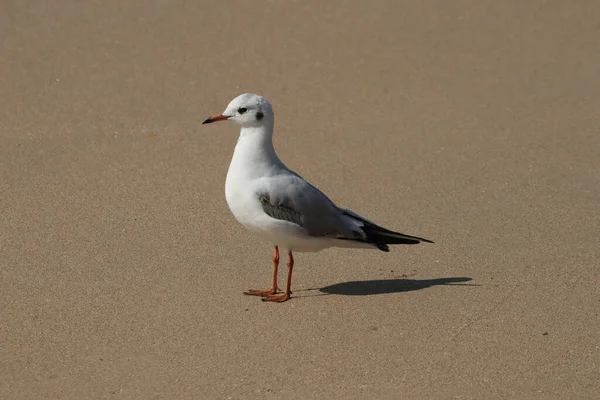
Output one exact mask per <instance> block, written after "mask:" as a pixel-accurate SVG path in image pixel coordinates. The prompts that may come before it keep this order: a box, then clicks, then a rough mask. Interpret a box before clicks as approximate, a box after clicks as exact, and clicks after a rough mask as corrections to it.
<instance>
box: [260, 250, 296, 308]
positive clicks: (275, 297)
mask: <svg viewBox="0 0 600 400" xmlns="http://www.w3.org/2000/svg"><path fill="white" fill-rule="evenodd" d="M293 269H294V256H293V255H292V251H291V250H290V251H289V252H288V276H287V285H286V287H285V293H280V294H267V295H264V296H263V298H262V301H275V302H278V303H283V302H284V301H286V300H288V299H289V298H290V296H291V294H292V270H293Z"/></svg>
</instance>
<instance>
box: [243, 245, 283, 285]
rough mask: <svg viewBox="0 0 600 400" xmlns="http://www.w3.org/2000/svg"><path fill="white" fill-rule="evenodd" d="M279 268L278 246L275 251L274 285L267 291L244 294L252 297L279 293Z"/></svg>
mask: <svg viewBox="0 0 600 400" xmlns="http://www.w3.org/2000/svg"><path fill="white" fill-rule="evenodd" d="M278 267H279V248H278V247H277V246H275V251H274V252H273V284H272V286H271V289H266V290H257V289H250V290H248V291H247V292H244V294H247V295H250V296H266V295H273V294H275V293H277V291H278V290H279V288H278V287H277V268H278Z"/></svg>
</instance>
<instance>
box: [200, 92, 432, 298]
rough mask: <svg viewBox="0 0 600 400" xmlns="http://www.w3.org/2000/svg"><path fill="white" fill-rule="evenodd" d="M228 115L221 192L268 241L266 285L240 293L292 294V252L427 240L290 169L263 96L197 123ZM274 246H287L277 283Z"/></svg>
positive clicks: (239, 100) (240, 100)
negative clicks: (281, 283) (376, 218)
mask: <svg viewBox="0 0 600 400" xmlns="http://www.w3.org/2000/svg"><path fill="white" fill-rule="evenodd" d="M218 121H233V122H235V123H237V124H239V125H241V130H240V136H239V139H238V141H237V144H236V146H235V150H234V152H233V158H232V160H231V164H230V165H229V171H228V172H227V178H226V182H225V198H226V199H227V204H228V205H229V209H230V210H231V212H232V213H233V215H234V217H235V218H236V219H237V220H238V221H239V222H240V223H241V224H242V225H243V226H244V227H246V228H247V229H249V230H250V231H252V232H254V233H256V234H258V235H259V236H260V237H262V238H264V239H266V240H267V241H269V242H271V243H272V244H273V245H274V246H275V249H274V252H273V278H272V284H271V287H270V288H269V289H266V290H256V289H250V290H248V291H246V292H244V294H247V295H252V296H261V297H262V300H263V301H272V302H284V301H286V300H288V299H289V298H290V296H291V294H292V290H291V285H292V270H293V268H294V256H293V254H292V252H294V251H295V252H315V251H319V250H323V249H326V248H329V247H347V248H367V249H379V250H382V251H389V247H388V245H389V244H417V243H420V242H427V243H433V242H432V241H431V240H428V239H423V238H420V237H416V236H409V235H405V234H403V233H399V232H394V231H391V230H389V229H385V228H382V227H381V226H378V225H377V224H375V223H374V222H372V221H369V220H368V219H366V218H365V217H362V216H360V215H359V214H357V213H355V212H354V211H350V210H347V209H344V208H341V207H338V206H337V205H336V204H335V203H334V202H333V201H331V200H330V199H329V198H328V197H327V196H326V195H325V194H323V192H321V191H320V190H319V189H317V188H316V187H314V186H313V185H311V184H310V183H308V182H307V181H305V180H304V179H303V178H302V177H301V176H300V175H298V174H297V173H295V172H294V171H292V170H290V169H289V168H288V167H286V166H285V164H284V163H283V162H282V161H281V160H280V159H279V157H278V156H277V153H275V148H274V147H273V127H274V114H273V107H272V106H271V104H270V103H269V102H268V101H267V99H266V98H264V97H263V96H260V95H257V94H250V93H245V94H242V95H239V96H238V97H236V98H235V99H233V100H232V101H231V102H230V103H229V105H228V106H227V108H226V109H225V111H223V113H221V114H217V115H214V116H212V117H210V118H208V119H206V120H205V121H204V122H203V123H202V124H210V123H213V122H218ZM279 248H281V249H283V250H284V251H285V252H287V267H288V271H287V284H286V288H285V291H284V292H280V289H279V287H278V286H277V269H278V267H279Z"/></svg>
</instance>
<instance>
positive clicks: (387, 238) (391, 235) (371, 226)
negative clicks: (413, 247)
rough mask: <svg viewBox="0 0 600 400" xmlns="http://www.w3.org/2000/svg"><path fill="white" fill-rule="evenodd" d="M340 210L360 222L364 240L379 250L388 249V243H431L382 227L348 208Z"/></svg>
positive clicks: (427, 240)
mask: <svg viewBox="0 0 600 400" xmlns="http://www.w3.org/2000/svg"><path fill="white" fill-rule="evenodd" d="M342 212H343V213H344V215H346V216H348V217H350V218H352V219H354V220H356V221H358V222H360V223H361V224H362V227H361V229H362V231H363V232H364V233H365V236H366V237H365V238H364V239H363V240H364V242H366V243H371V244H373V245H375V246H376V247H377V248H378V249H380V250H383V251H390V249H389V247H388V244H418V243H421V242H427V243H433V242H432V241H431V240H429V239H425V238H421V237H418V236H410V235H406V234H404V233H400V232H394V231H391V230H389V229H385V228H382V227H381V226H379V225H377V224H375V223H373V222H371V221H369V220H368V219H366V218H363V217H361V216H360V215H358V214H356V213H354V212H352V211H350V210H342Z"/></svg>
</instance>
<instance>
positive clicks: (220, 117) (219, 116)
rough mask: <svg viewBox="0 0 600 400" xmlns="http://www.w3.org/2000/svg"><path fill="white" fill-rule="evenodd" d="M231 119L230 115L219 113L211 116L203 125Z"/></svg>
mask: <svg viewBox="0 0 600 400" xmlns="http://www.w3.org/2000/svg"><path fill="white" fill-rule="evenodd" d="M228 119H229V117H226V116H224V115H223V114H217V115H213V116H212V117H210V118H207V119H206V120H205V121H204V122H203V123H202V125H204V124H211V123H213V122H217V121H227V120H228Z"/></svg>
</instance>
